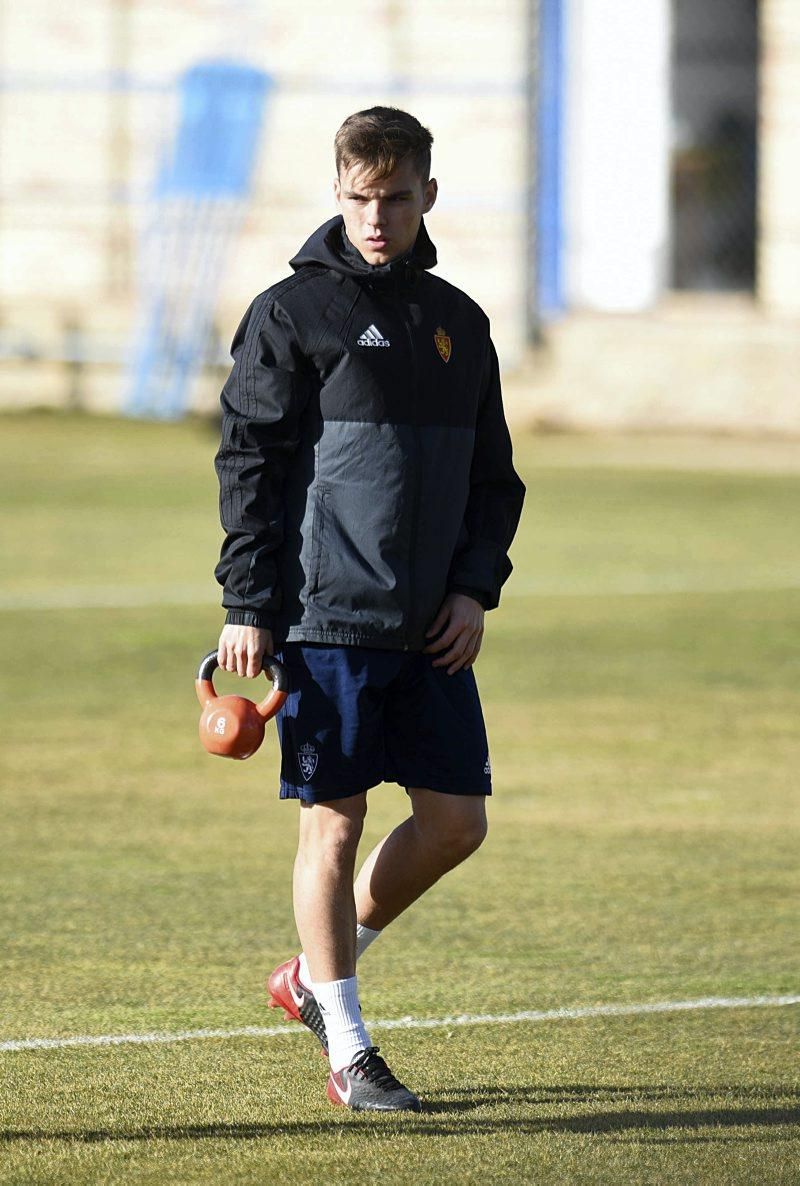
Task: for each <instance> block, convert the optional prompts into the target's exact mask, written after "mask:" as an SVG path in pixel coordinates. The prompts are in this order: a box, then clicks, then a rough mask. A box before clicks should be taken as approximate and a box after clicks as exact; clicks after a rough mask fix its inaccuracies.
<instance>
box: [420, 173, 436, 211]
mask: <svg viewBox="0 0 800 1186" xmlns="http://www.w3.org/2000/svg"><path fill="white" fill-rule="evenodd" d="M438 193H439V185H438V183H437V181H436V178H435V177H431V179H430V181H426V183H425V186H424V188H423V190H422V198H423V201H422V213H423V214H427V213H428V211H429V210H430V209H432V207H433V203H434V202H435V201H436V195H437V194H438Z"/></svg>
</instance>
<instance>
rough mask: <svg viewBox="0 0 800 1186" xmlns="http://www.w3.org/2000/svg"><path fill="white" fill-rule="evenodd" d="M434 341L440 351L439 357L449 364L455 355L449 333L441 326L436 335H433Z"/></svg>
mask: <svg viewBox="0 0 800 1186" xmlns="http://www.w3.org/2000/svg"><path fill="white" fill-rule="evenodd" d="M433 341H434V343H435V345H436V349H437V350H438V351H439V357H440V358H441V360H442V362H449V361H450V355H451V354H452V353H453V343H452V342H451V341H450V339H449V337H448V336H447V333H446V332H445V331H444V330H443V329H442V327H441V326H439V328H438V329H437V331H436V333H435V334H434V335H433Z"/></svg>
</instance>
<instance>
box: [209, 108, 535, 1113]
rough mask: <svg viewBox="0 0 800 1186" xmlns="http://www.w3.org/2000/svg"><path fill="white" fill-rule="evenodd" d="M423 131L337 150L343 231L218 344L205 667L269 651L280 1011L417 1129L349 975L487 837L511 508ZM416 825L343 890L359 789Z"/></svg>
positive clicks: (493, 363)
mask: <svg viewBox="0 0 800 1186" xmlns="http://www.w3.org/2000/svg"><path fill="white" fill-rule="evenodd" d="M431 144H432V137H431V135H430V133H429V132H428V131H427V129H425V128H424V127H422V125H421V124H420V123H419V122H418V121H417V120H416V119H414V118H413V117H412V116H411V115H408V114H407V113H405V112H403V111H398V110H396V109H394V108H389V107H375V108H372V109H370V110H369V111H362V112H358V113H357V114H355V115H352V116H350V118H349V119H347V120H345V122H344V124H343V125H342V127H341V128H340V129H339V132H338V133H337V135H336V141H335V149H336V173H337V176H336V180H335V182H334V193H335V196H336V201H337V204H338V207H339V210H340V212H341V213H340V216H339V217H337V218H334V219H332V220H331V221H330V222H328V223H326V224H325V225H324V226H322V227H320V229H319V230H318V231H316V232H315V234H313V235H312V236H311V238H310V239H309V240H308V242H307V243H306V244H305V246H304V247H303V248H302V250H301V251H300V253H299V254H298V255H297V256H296V257H295V258H294V259H293V260H292V261H291V266H292V268H293V269H294V275H293V276H291V277H290V278H288V279H286V280H283V281H281V282H280V283H278V284H275V285H273V286H272V287H271V288H269V289H268V290H267V291H266V292H264V293H262V294H261V295H260V296H259V297H257V298H256V299H255V301H254V302H253V304H252V305H251V306H250V309H249V310H248V312H247V313H246V315H245V317H244V320H243V321H242V324H241V325H240V327H239V329H238V331H237V333H236V336H235V338H234V342H233V347H232V354H233V358H234V366H233V370H232V372H231V375H230V378H229V379H228V381H227V383H226V385H225V388H224V390H223V393H222V407H223V430H222V443H221V446H220V450H219V453H218V455H217V472H218V474H219V479H220V488H221V494H220V507H221V517H222V522H223V526H224V528H225V530H226V532H227V535H226V539H225V542H224V544H223V547H222V555H221V559H220V562H219V565H218V567H217V573H216V575H217V579H218V580H219V581H220V583H221V584H222V585H223V586H224V590H225V592H224V596H223V605H224V606H225V608H226V609H227V611H228V613H227V619H226V625H225V627H224V629H223V631H222V634H221V637H220V641H219V656H218V657H219V664H220V666H221V667H222V668H224V669H226V670H227V671H232V672H238V674H239V675H242V676H244V675H247V676H255V675H257V674H258V672H259V670H260V664H261V657H262V656H263V655H264V654H265V653H269V652H272V651H273V647H275V648H276V649H277V653H278V654H279V656H280V657H281V658H282V660H283V662H284V663H285V664H286V665H287V667H288V669H289V675H290V679H291V687H292V691H291V694H290V696H289V699H288V701H287V703H286V705H285V706H284V709H283V711H282V712H281V714H280V716H279V718H278V729H279V734H280V739H281V748H282V765H281V792H280V793H281V797H282V798H296V799H300V801H301V802H300V837H299V844H298V851H297V859H296V862H295V869H294V912H295V920H296V923H297V929H298V933H299V936H300V941H301V943H302V947H303V951H302V953H301V954H300V955H299V956H296V957H294V958H293V959H291V960H289V961H287V963H285V964H282V965H281V966H280V967H279V968H276V969H275V971H274V972H273V973H272V975H271V976H270V978H269V990H270V996H271V1004H273V1005H280V1006H282V1007H283V1008H284V1009H285V1010H286V1013H287V1015H288V1016H290V1017H293V1018H295V1019H297V1020H298V1021H302V1022H303V1023H304V1024H305V1025H306V1026H308V1028H309V1029H310V1030H311V1031H312V1032H313V1033H314V1034H315V1035H316V1037H317V1038H318V1039H319V1041H320V1043H321V1045H322V1046H323V1049H324V1050H325V1051H326V1052H327V1054H328V1056H329V1060H330V1075H329V1079H328V1086H327V1094H328V1098H329V1099H330V1100H331V1101H332V1102H333V1103H342V1104H346V1105H348V1106H349V1107H351V1108H353V1109H356V1110H359V1109H368V1110H379V1111H384V1110H392V1111H393V1110H413V1111H418V1110H419V1108H420V1102H419V1100H418V1098H417V1097H416V1096H415V1095H414V1094H413V1093H412V1092H411V1091H409V1090H408V1089H407V1088H405V1087H404V1086H403V1085H402V1084H401V1083H399V1082H398V1080H397V1079H396V1078H395V1077H394V1076H393V1075H392V1073H391V1071H390V1070H389V1068H388V1067H387V1065H386V1063H385V1062H384V1060H383V1059H382V1058H381V1057H380V1054H379V1053H378V1049H377V1047H375V1046H373V1045H372V1043H371V1041H370V1038H369V1035H368V1033H367V1031H366V1028H365V1026H364V1022H363V1020H362V1017H361V1012H360V1008H359V1003H358V995H357V981H356V960H357V958H358V956H360V955H361V954H362V953H363V951H364V950H365V949H366V947H367V946H368V945H369V944H370V943H371V942H373V941H374V940H375V939H376V938H377V937H378V935H379V934H380V932H381V931H382V930H383V929H384V927H386V926H387V925H388V924H389V923H390V922H392V920H393V919H395V918H396V917H397V916H398V915H399V914H400V913H401V912H402V911H403V910H405V909H406V908H407V907H408V906H410V905H411V903H412V902H414V901H415V900H416V899H417V898H418V897H420V895H421V894H423V893H424V892H425V891H426V890H427V889H428V888H429V887H430V886H431V885H433V883H434V882H435V881H437V880H438V879H439V878H440V877H441V876H442V874H444V873H445V872H447V870H449V869H451V868H453V867H454V866H455V865H457V864H459V862H461V861H462V860H464V859H465V858H466V857H467V856H469V854H470V853H472V852H474V850H475V849H476V848H477V847H478V845H479V844H480V843H481V841H482V840H483V838H484V835H485V833H486V811H485V800H486V796H487V795H489V794H490V793H491V776H490V767H489V757H488V748H487V743H486V734H485V730H484V725H483V718H482V713H481V708H480V703H479V700H478V695H477V690H476V686H475V680H474V676H473V673H472V671H471V668H472V665H473V664H474V662H475V659H476V658H477V656H478V652H479V650H480V646H481V640H482V637H483V618H484V611H485V610H487V609H491V608H493V607H494V606H496V605H497V602H498V599H499V595H500V587H501V585H502V583H503V582H504V581H505V579H506V578H507V577H508V575H509V573H510V571H511V564H510V562H509V560H508V557H507V550H508V546H509V544H510V542H511V539H512V537H513V535H514V531H515V529H516V525H517V522H518V519H519V514H520V511H521V507H522V498H523V494H524V487H523V486H522V483H521V482H520V480H519V478H518V477H517V475H516V474H515V472H514V469H513V466H512V460H511V444H510V440H509V435H508V430H507V428H506V424H505V420H504V417H503V410H502V403H501V397H500V385H499V379H498V367H497V358H496V355H495V352H494V348H493V346H492V344H491V341H490V338H489V326H488V321H487V319H486V316H485V314H484V313H483V312H482V311H481V309H480V308H479V307H478V306H477V305H476V304H475V303H474V302H473V301H471V300H470V298H469V297H467V296H466V295H465V294H464V293H462V292H460V291H459V290H458V289H456V288H454V287H453V286H452V285H450V284H447V283H446V282H445V281H443V280H441V279H439V278H437V277H434V276H431V275H430V274H429V273H428V271H427V269H429V268H431V267H433V266H434V265H435V263H436V252H435V249H434V247H433V244H432V243H431V241H430V239H429V238H428V235H427V232H426V230H425V226H424V224H423V215H424V214H427V213H428V211H429V210H430V209H431V208H432V206H433V204H434V202H435V200H436V193H437V184H436V181H435V180H434V179H433V178H431V176H430V150H431ZM384 781H387V782H398V783H399V784H400V785H401V786H403V787H405V788H406V790H407V793H408V795H409V799H410V803H411V815H410V817H409V818H408V819H407V820H406V821H405V822H404V823H402V824H401V825H400V826H399V827H397V828H395V829H394V831H393V832H391V834H390V835H388V836H387V837H386V838H385V839H384V840H382V841H381V843H380V844H379V845H378V846H377V847H376V849H375V850H374V851H373V852H372V853H371V854H370V856H369V857H368V858H367V860H366V862H365V864H364V866H363V868H362V869H361V871H360V873H359V875H358V878H357V880H356V882H355V887H354V885H353V876H354V871H355V859H356V850H357V847H358V842H359V838H360V835H361V830H362V824H363V820H364V815H365V813H366V807H367V791H368V790H369V789H370V788H371V787H375V786H376V785H378V784H379V783H382V782H384Z"/></svg>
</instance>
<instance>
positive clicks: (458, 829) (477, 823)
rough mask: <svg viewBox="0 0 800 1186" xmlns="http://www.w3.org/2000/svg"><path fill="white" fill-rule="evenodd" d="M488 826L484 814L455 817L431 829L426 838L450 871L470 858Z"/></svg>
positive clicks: (479, 844) (481, 842)
mask: <svg viewBox="0 0 800 1186" xmlns="http://www.w3.org/2000/svg"><path fill="white" fill-rule="evenodd" d="M487 831H488V824H487V821H486V814H485V812H483V811H481V812H475V813H472V812H471V813H469V814H468V815H462V816H456V817H454V818H450V819H448V820H446V821H444V822H442V823H441V824H440V826H439V827H437V828H435V829H432V830H431V831H430V833H429V836H428V841H429V843H430V842H432V843H433V844H434V845H435V847H436V850H437V853H438V854H439V858H440V860H441V861H442V863H443V864H444V865H445V867H446V868H450V869H452V868H453V867H454V866H456V865H459V864H461V862H462V861H465V860H466V859H467V857H469V856H472V854H473V853H474V852H476V851H477V850H478V849H479V848H480V846H481V845H482V844H483V842H484V840H485V839H486V833H487Z"/></svg>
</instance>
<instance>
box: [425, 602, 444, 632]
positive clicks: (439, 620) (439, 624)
mask: <svg viewBox="0 0 800 1186" xmlns="http://www.w3.org/2000/svg"><path fill="white" fill-rule="evenodd" d="M449 616H450V608H449V606H446V605H443V606H442V608H441V609H440V610H439V612H438V614H437V615H436V617H435V618H434V619H433V622H432V623H431V628H430V630H429V631H428V632H427V634H426V635H425V637H426V638H433V636H434V634H438V633H439V631H440V630H443V629H444V628H445V626H446V625H447V619H448V617H449Z"/></svg>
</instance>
